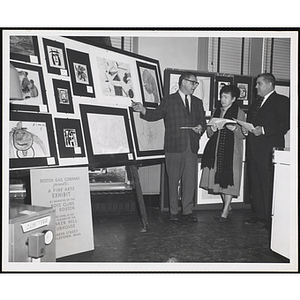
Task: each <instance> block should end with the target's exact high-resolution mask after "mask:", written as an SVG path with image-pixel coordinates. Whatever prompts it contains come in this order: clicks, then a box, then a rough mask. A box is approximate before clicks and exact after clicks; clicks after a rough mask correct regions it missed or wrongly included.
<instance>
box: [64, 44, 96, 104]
mask: <svg viewBox="0 0 300 300" xmlns="http://www.w3.org/2000/svg"><path fill="white" fill-rule="evenodd" d="M67 55H68V60H69V67H70V74H71V80H72V86H73V93H74V95H77V96H83V97H93V98H94V97H95V92H94V83H93V76H92V70H91V64H90V58H89V55H88V54H87V53H83V52H79V51H76V50H72V49H67Z"/></svg>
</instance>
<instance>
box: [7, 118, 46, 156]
mask: <svg viewBox="0 0 300 300" xmlns="http://www.w3.org/2000/svg"><path fill="white" fill-rule="evenodd" d="M10 127H11V129H10V132H9V158H32V157H49V156H50V151H49V145H48V136H47V129H46V124H45V123H43V122H22V121H19V122H13V121H10Z"/></svg>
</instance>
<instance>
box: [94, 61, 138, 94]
mask: <svg viewBox="0 0 300 300" xmlns="http://www.w3.org/2000/svg"><path fill="white" fill-rule="evenodd" d="M97 66H98V72H99V77H100V84H101V89H102V94H103V95H104V96H120V97H128V98H133V97H134V91H133V85H132V79H131V70H130V65H129V64H127V63H123V62H120V61H115V60H111V59H106V58H102V57H97Z"/></svg>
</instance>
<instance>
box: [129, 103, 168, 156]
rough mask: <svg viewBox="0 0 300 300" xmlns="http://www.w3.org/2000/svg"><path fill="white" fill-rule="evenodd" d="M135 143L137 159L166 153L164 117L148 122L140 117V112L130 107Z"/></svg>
mask: <svg viewBox="0 0 300 300" xmlns="http://www.w3.org/2000/svg"><path fill="white" fill-rule="evenodd" d="M129 111H130V119H131V124H132V130H133V136H134V143H135V148H136V155H137V159H139V158H143V157H145V156H152V157H156V156H162V155H164V137H165V125H164V121H163V119H161V120H158V121H155V122H148V121H145V120H143V119H141V118H140V113H138V112H134V111H133V109H132V108H131V107H130V108H129Z"/></svg>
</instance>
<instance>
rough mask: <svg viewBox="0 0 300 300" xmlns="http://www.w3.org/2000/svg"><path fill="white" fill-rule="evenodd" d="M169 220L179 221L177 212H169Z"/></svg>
mask: <svg viewBox="0 0 300 300" xmlns="http://www.w3.org/2000/svg"><path fill="white" fill-rule="evenodd" d="M170 221H179V216H178V214H177V215H173V214H170Z"/></svg>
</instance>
